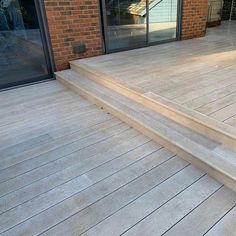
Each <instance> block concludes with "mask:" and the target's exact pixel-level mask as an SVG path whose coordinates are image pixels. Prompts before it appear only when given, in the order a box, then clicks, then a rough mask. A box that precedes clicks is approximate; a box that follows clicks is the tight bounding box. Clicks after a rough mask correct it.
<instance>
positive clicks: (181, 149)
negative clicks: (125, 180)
mask: <svg viewBox="0 0 236 236" xmlns="http://www.w3.org/2000/svg"><path fill="white" fill-rule="evenodd" d="M56 77H57V80H58V81H60V82H61V83H62V84H64V85H65V86H67V87H68V88H70V89H71V90H73V91H75V92H77V93H79V94H80V95H81V96H83V97H85V98H86V99H88V100H89V101H91V102H93V103H95V104H96V105H98V106H99V107H102V108H104V109H105V110H107V111H108V112H110V113H111V114H113V115H114V116H116V117H118V118H119V119H121V120H122V121H124V122H126V123H127V124H129V125H130V126H132V127H134V128H136V129H137V130H138V131H140V132H141V133H143V134H144V135H146V136H148V137H149V138H151V139H153V140H155V141H157V142H158V143H160V144H161V145H163V146H164V147H166V148H167V149H169V150H170V151H172V152H174V153H175V154H177V155H179V156H180V157H182V158H183V159H185V160H187V161H189V162H191V163H192V164H194V165H195V166H197V167H198V168H200V169H202V170H204V171H205V172H207V173H209V174H210V175H211V176H213V177H214V178H216V179H217V180H218V181H220V182H222V183H223V184H225V185H227V186H228V187H230V188H231V189H233V190H234V191H236V161H235V158H234V157H236V152H235V151H234V150H231V149H229V148H228V147H227V146H225V145H223V144H222V143H220V142H217V141H216V140H213V139H211V138H209V137H208V136H205V135H203V134H201V133H198V132H196V131H195V130H193V129H190V128H188V127H187V126H185V125H183V124H181V123H180V122H177V121H176V120H173V119H170V118H169V117H167V116H165V115H163V114H162V113H160V112H158V111H156V110H154V109H151V108H150V107H149V106H146V105H145V104H144V105H143V104H142V103H141V102H140V100H138V101H136V100H135V98H131V97H129V96H125V95H124V94H123V92H117V90H116V89H114V90H113V89H111V88H109V86H105V85H103V84H101V83H99V82H97V81H95V80H94V79H91V78H90V77H88V76H86V75H85V74H84V73H79V72H78V71H74V70H72V69H70V70H66V71H62V72H57V73H56ZM145 96H149V94H146V95H145ZM143 97H144V96H142V99H143Z"/></svg>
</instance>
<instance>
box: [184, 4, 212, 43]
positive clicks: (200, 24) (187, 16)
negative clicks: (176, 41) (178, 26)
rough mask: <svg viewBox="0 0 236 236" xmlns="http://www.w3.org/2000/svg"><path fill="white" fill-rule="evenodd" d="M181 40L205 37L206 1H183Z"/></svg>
mask: <svg viewBox="0 0 236 236" xmlns="http://www.w3.org/2000/svg"><path fill="white" fill-rule="evenodd" d="M182 9H183V12H182V34H181V39H190V38H196V37H201V36H204V35H205V31H206V22H207V15H208V0H183V8H182Z"/></svg>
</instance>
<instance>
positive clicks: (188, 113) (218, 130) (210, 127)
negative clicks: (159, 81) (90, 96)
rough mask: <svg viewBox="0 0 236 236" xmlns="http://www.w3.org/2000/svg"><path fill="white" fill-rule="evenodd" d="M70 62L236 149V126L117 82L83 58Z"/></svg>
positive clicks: (131, 96) (94, 77)
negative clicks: (85, 62) (86, 62)
mask: <svg viewBox="0 0 236 236" xmlns="http://www.w3.org/2000/svg"><path fill="white" fill-rule="evenodd" d="M70 66H71V69H72V70H73V71H75V72H78V73H81V74H83V75H84V76H86V77H88V78H89V79H92V80H93V81H95V82H97V83H99V84H101V85H104V86H106V87H108V88H110V89H112V90H114V91H116V92H118V93H120V94H122V95H124V96H127V97H128V98H131V99H133V100H135V101H136V102H139V103H141V104H143V105H145V106H146V107H148V108H150V109H152V110H154V111H157V112H159V113H161V114H162V115H164V116H166V117H168V118H170V119H172V120H174V121H176V122H178V123H180V124H182V125H184V126H186V127H189V128H191V129H193V130H195V131H196V132H198V133H201V134H203V135H205V136H207V137H209V138H210V139H213V140H215V141H218V140H221V143H223V144H224V145H226V146H228V147H229V148H230V149H233V150H234V151H236V129H234V128H233V127H232V126H230V125H227V124H225V123H222V122H219V121H217V120H215V119H213V118H211V117H209V116H206V115H204V114H202V113H200V112H197V111H194V110H191V109H188V108H186V107H184V106H182V105H179V104H177V103H174V102H172V101H170V100H168V99H166V98H164V97H161V96H159V95H157V94H154V93H151V92H150V93H143V91H139V89H138V88H135V89H130V88H128V87H127V86H125V85H123V84H120V83H119V82H117V81H116V80H115V79H113V78H112V77H111V76H110V75H109V76H108V75H107V74H105V73H103V72H101V71H99V69H97V68H95V67H91V66H89V65H87V64H84V63H83V62H81V60H76V61H72V62H70Z"/></svg>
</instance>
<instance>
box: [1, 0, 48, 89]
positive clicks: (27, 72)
mask: <svg viewBox="0 0 236 236" xmlns="http://www.w3.org/2000/svg"><path fill="white" fill-rule="evenodd" d="M47 76H48V70H47V64H46V60H45V55H44V50H43V45H42V38H41V33H40V29H39V24H38V19H37V13H36V9H35V5H34V1H33V0H0V87H5V86H8V85H15V84H18V83H21V82H22V83H23V82H25V81H28V80H32V79H34V78H35V79H41V78H45V77H47Z"/></svg>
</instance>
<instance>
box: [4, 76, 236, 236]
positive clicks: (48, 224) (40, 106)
mask: <svg viewBox="0 0 236 236" xmlns="http://www.w3.org/2000/svg"><path fill="white" fill-rule="evenodd" d="M0 101H1V103H0V111H1V116H0V161H1V165H0V234H1V235H9V236H14V235H16V236H25V235H27V236H28V235H29V236H30V235H50V236H51V235H63V236H65V235H66V236H71V235H81V234H82V235H93V236H97V235H102V236H107V235H121V234H124V235H155V236H157V235H163V234H164V235H190V234H191V235H196V236H199V235H203V234H206V235H209V236H210V235H212V236H213V235H214V236H215V235H234V233H235V231H236V224H235V223H236V222H235V219H236V217H235V212H236V207H235V205H236V193H235V192H233V191H232V190H230V189H228V188H227V187H226V186H223V185H222V184H221V183H219V182H217V181H216V180H214V179H213V178H211V177H210V176H209V175H207V174H206V173H205V172H203V171H201V170H199V169H197V168H196V167H194V166H193V165H191V164H190V163H188V162H187V161H184V160H183V159H181V158H180V157H178V156H177V155H175V154H174V153H172V152H170V151H169V150H167V149H166V148H164V147H163V146H162V145H160V144H158V143H156V142H153V141H152V140H151V139H150V138H148V137H146V136H144V135H143V134H141V133H139V132H138V131H136V130H134V129H133V128H131V127H130V126H129V125H127V124H125V123H123V122H121V121H120V120H119V119H117V118H115V117H114V116H112V115H110V114H107V113H106V112H105V111H104V110H101V109H99V108H97V107H96V106H95V105H93V104H92V103H90V102H88V101H86V100H85V99H83V98H81V97H80V96H78V95H77V94H74V93H72V92H71V91H69V90H67V89H66V88H64V87H63V86H61V85H60V84H59V83H58V82H56V81H52V82H47V83H42V84H37V85H33V86H28V87H24V88H19V89H15V90H10V91H5V92H2V93H0ZM186 135H187V133H186Z"/></svg>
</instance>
